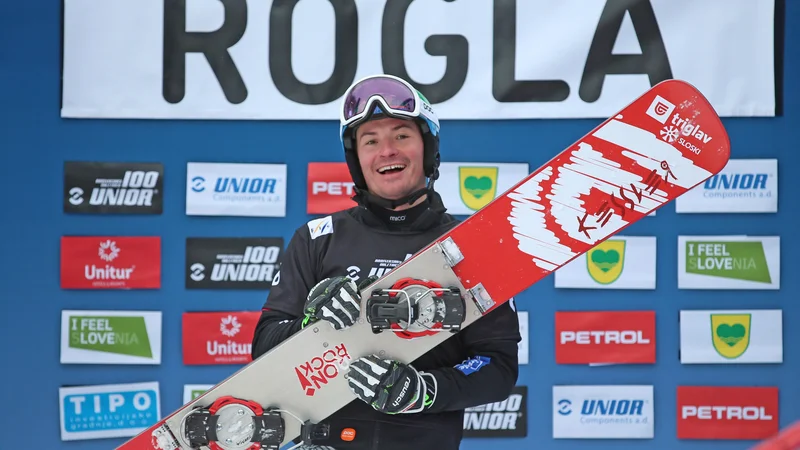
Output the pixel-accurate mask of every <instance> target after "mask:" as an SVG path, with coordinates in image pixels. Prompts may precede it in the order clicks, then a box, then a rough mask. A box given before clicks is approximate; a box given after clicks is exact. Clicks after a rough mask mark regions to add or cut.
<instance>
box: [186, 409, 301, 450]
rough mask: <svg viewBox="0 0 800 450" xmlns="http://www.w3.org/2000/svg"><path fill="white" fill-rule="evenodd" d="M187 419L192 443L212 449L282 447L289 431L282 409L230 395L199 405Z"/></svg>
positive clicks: (188, 436)
mask: <svg viewBox="0 0 800 450" xmlns="http://www.w3.org/2000/svg"><path fill="white" fill-rule="evenodd" d="M183 422H184V425H183V427H182V428H183V433H184V438H185V440H186V441H187V442H188V443H189V445H190V446H191V447H192V448H204V447H207V448H209V449H211V450H261V449H263V450H278V449H279V448H280V445H281V443H282V442H283V439H284V437H285V432H286V428H285V423H284V421H283V417H281V415H280V413H279V412H277V411H275V410H273V409H264V408H262V407H261V406H260V405H259V404H257V403H255V402H251V401H247V400H241V399H238V398H235V397H230V396H225V397H220V398H218V399H217V400H216V401H214V403H212V404H211V405H210V406H208V407H202V408H198V409H195V410H194V411H192V412H190V413H189V414H187V415H186V417H184V418H183Z"/></svg>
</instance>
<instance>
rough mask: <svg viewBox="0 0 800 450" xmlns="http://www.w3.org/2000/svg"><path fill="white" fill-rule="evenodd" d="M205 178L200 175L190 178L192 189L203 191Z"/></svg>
mask: <svg viewBox="0 0 800 450" xmlns="http://www.w3.org/2000/svg"><path fill="white" fill-rule="evenodd" d="M205 182H206V179H205V178H203V177H200V176H197V177H194V178H192V190H193V191H195V192H203V191H205V190H206V187H205V185H204V184H205Z"/></svg>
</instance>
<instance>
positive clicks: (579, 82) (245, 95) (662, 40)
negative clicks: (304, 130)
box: [61, 0, 775, 151]
mask: <svg viewBox="0 0 800 450" xmlns="http://www.w3.org/2000/svg"><path fill="white" fill-rule="evenodd" d="M353 3H354V4H355V6H352V7H351V8H347V9H345V10H342V11H340V12H338V13H337V14H336V16H335V18H334V15H333V14H327V15H319V14H315V12H314V11H313V10H312V9H309V10H305V9H303V8H302V7H298V8H285V5H283V4H282V3H281V2H272V1H265V2H252V1H251V2H246V3H241V4H242V5H244V4H246V5H247V9H246V13H244V12H239V13H235V12H234V11H240V10H236V9H234V8H235V6H234V5H233V4H230V5H228V4H225V5H228V6H225V7H219V8H192V7H190V6H189V5H188V4H187V5H186V6H176V8H174V9H168V10H166V11H165V10H164V9H163V6H162V5H160V4H157V3H147V2H141V1H139V0H118V1H115V2H114V3H104V2H96V1H92V0H68V1H67V2H66V3H65V7H64V20H63V22H64V27H63V29H64V31H63V42H64V50H63V54H64V55H63V60H64V62H63V93H62V104H63V106H62V108H61V114H62V116H63V117H79V118H98V117H125V118H149V119H184V118H204V119H260V120H336V119H337V118H338V114H339V112H338V110H337V108H338V107H339V104H340V100H341V97H342V96H343V95H344V91H345V89H347V87H348V86H349V85H350V84H351V83H352V82H353V81H355V80H357V79H360V78H361V77H363V76H366V75H368V74H375V73H387V72H389V73H397V72H398V70H401V69H397V67H400V68H407V70H408V71H409V72H410V73H411V76H413V80H414V81H416V82H417V84H418V83H420V82H422V83H425V88H424V89H423V91H424V94H425V96H426V97H427V98H429V99H430V101H431V102H432V104H433V107H434V108H435V109H436V111H437V114H438V115H439V116H440V118H442V119H446V120H449V119H488V120H496V119H522V118H576V117H602V118H606V117H608V116H610V115H612V114H614V113H615V112H616V111H618V110H619V109H621V108H622V107H624V106H625V105H626V104H627V102H628V99H631V98H635V97H636V96H637V95H639V94H640V93H641V92H643V91H645V90H646V89H648V88H649V87H650V86H651V85H652V84H655V83H657V82H659V81H663V80H665V79H669V78H676V79H684V80H690V81H691V82H692V84H694V85H695V86H697V88H698V89H700V91H701V92H703V94H704V95H705V96H706V97H708V99H709V101H710V102H711V104H712V105H713V106H714V108H715V110H716V111H717V112H718V113H719V114H720V115H721V116H774V115H775V64H774V53H775V52H774V42H775V34H774V27H775V23H774V14H775V13H774V10H775V6H774V2H772V1H755V2H754V1H752V0H728V1H725V2H718V1H714V0H694V1H691V2H687V3H685V4H684V3H681V7H679V8H675V7H671V4H670V3H669V2H668V3H663V4H662V3H658V2H635V3H628V2H604V1H594V2H586V1H585V0H562V1H559V2H555V3H554V2H552V1H546V0H527V1H525V2H518V3H519V4H518V5H514V4H505V3H498V4H494V2H479V3H477V4H476V3H471V2H470V3H463V4H462V3H461V2H433V3H425V4H421V3H419V2H413V3H411V4H407V5H406V4H403V3H401V4H397V3H396V2H392V1H388V0H356V1H355V2H353ZM179 5H180V4H179ZM165 13H166V16H165ZM270 17H274V18H278V20H277V22H275V23H276V24H280V25H282V26H275V25H271V22H270ZM515 23H517V24H526V25H527V26H516V27H507V26H505V25H506V24H515ZM412 24H413V25H412ZM554 24H558V25H557V26H554ZM290 25H291V26H290ZM412 26H413V29H414V30H415V32H414V33H409V32H408V30H409V29H411V27H412ZM220 29H223V30H224V31H225V34H219V33H216V32H217V31H218V30H220ZM343 29H346V30H347V35H346V39H337V35H335V33H341V32H342V31H341V30H343ZM292 30H294V31H295V32H294V33H293V32H292ZM297 30H302V32H297ZM311 30H313V32H310V31H311ZM686 30H691V33H690V36H687V32H686ZM730 30H737V31H738V32H737V33H731V32H730ZM231 36H233V37H234V39H231ZM340 37H341V36H340ZM428 37H432V39H434V40H439V39H448V38H457V39H458V40H459V42H463V43H464V45H465V47H464V48H468V49H469V51H468V52H466V53H464V55H463V56H459V57H455V56H449V57H446V58H443V59H442V61H441V63H439V62H438V61H437V63H433V61H436V59H435V57H432V56H431V55H430V54H429V53H428V52H427V51H426V49H425V41H426V39H427V38H428ZM198 38H199V39H198ZM192 39H196V41H193V40H192ZM404 39H405V41H407V42H406V43H405V45H400V44H402V43H403V42H404ZM270 42H282V43H284V42H285V43H286V45H280V46H270V45H269V43H270ZM320 42H323V43H325V44H326V45H320ZM448 42H449V41H448ZM192 44H194V46H192ZM334 45H335V46H336V50H334ZM445 45H448V46H449V47H452V45H451V44H445ZM449 47H448V48H449ZM120 48H125V49H126V52H125V53H124V54H122V55H121V54H120V53H119V49H120ZM452 48H455V47H452ZM187 49H191V51H192V52H197V53H187V52H189V50H187ZM524 49H525V50H526V49H536V50H535V51H523V50H524ZM204 54H205V56H204ZM333 54H336V55H337V58H336V60H335V61H334V60H333V59H332V55H333ZM213 55H230V58H231V59H230V60H228V59H227V56H226V57H224V58H223V57H217V58H214V56H213ZM620 55H625V56H624V57H625V58H626V59H625V60H624V64H620V61H622V60H620V59H619V58H620ZM697 55H702V61H701V60H699V59H698V57H697ZM194 56H197V57H196V58H195V57H194ZM209 60H211V61H215V63H214V64H216V66H215V67H216V68H217V69H215V70H212V69H211V67H210V66H209ZM245 61H246V62H247V63H244V62H245ZM320 61H325V64H328V65H327V66H325V67H327V69H325V70H323V71H324V72H325V75H320ZM179 62H180V64H179ZM620 69H621V71H622V72H624V73H620ZM331 70H332V71H333V72H332V73H331ZM445 73H446V74H447V75H446V76H445ZM165 74H169V75H170V76H171V78H170V80H171V82H170V83H165V82H164V79H165V77H166V75H165ZM443 77H444V78H443ZM451 77H452V78H451ZM326 80H330V81H328V82H326ZM443 80H445V81H443ZM659 111H661V109H660V110H659ZM523 144H524V143H520V145H523ZM282 150H285V149H275V151H282Z"/></svg>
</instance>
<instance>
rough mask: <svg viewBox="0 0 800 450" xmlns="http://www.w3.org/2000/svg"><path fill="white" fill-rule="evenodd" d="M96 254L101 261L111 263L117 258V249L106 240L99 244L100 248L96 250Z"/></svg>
mask: <svg viewBox="0 0 800 450" xmlns="http://www.w3.org/2000/svg"><path fill="white" fill-rule="evenodd" d="M97 254H98V255H99V256H100V259H102V260H103V261H108V262H111V261H113V260H115V259H116V258H117V256H119V247H117V243H116V242H114V241H112V240H107V241H105V242H101V243H100V248H99V249H98V250H97Z"/></svg>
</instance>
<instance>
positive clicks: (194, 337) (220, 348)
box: [183, 311, 261, 365]
mask: <svg viewBox="0 0 800 450" xmlns="http://www.w3.org/2000/svg"><path fill="white" fill-rule="evenodd" d="M259 317H261V312H260V311H240V312H187V313H184V314H183V363H184V364H186V365H201V364H247V363H249V362H250V361H252V360H253V358H252V356H251V349H252V342H253V335H254V334H255V332H256V325H257V324H258V319H259Z"/></svg>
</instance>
